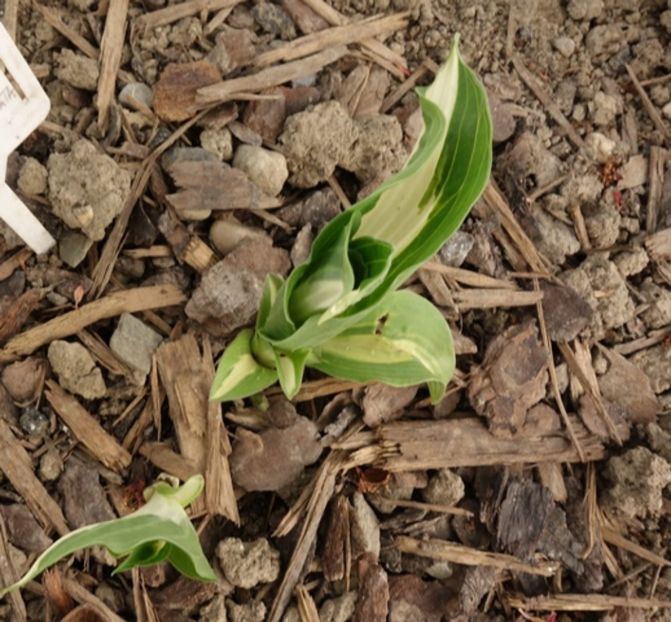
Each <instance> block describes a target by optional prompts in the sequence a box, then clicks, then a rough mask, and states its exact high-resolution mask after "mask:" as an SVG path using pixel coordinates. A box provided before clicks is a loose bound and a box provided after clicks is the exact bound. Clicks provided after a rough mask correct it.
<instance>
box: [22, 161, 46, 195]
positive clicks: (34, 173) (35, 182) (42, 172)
mask: <svg viewBox="0 0 671 622" xmlns="http://www.w3.org/2000/svg"><path fill="white" fill-rule="evenodd" d="M16 185H17V186H18V188H19V190H20V191H21V192H23V193H24V194H28V195H40V194H44V193H45V192H46V190H47V169H46V167H44V166H43V165H42V164H40V163H39V162H38V161H37V160H36V159H35V158H26V161H25V162H24V163H23V166H22V167H21V171H20V172H19V179H18V181H17V182H16Z"/></svg>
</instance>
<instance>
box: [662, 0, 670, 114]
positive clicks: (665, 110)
mask: <svg viewBox="0 0 671 622" xmlns="http://www.w3.org/2000/svg"><path fill="white" fill-rule="evenodd" d="M669 13H671V11H669ZM662 114H663V115H664V116H665V117H666V118H667V119H671V102H669V103H668V104H665V105H664V107H663V108H662Z"/></svg>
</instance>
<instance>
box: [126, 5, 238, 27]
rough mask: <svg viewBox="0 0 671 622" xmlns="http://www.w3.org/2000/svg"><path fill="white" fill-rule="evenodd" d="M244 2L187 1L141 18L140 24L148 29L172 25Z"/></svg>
mask: <svg viewBox="0 0 671 622" xmlns="http://www.w3.org/2000/svg"><path fill="white" fill-rule="evenodd" d="M241 1H242V0H187V2H181V3H179V4H173V5H171V6H168V7H166V8H164V9H159V10H158V11H152V12H151V13H147V14H146V15H143V16H142V17H140V19H139V21H140V24H141V25H142V26H143V27H144V28H146V29H148V30H149V29H152V28H156V27H157V26H165V25H167V24H172V23H173V22H176V21H178V20H180V19H183V18H185V17H190V16H191V15H195V14H196V13H200V12H201V11H205V12H207V11H220V10H221V9H225V8H227V7H234V6H235V5H236V4H239V3H240V2H241Z"/></svg>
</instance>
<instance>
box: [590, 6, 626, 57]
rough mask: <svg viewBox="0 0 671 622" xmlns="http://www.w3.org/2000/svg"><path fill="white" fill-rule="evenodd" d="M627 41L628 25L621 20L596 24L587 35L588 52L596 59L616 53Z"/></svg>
mask: <svg viewBox="0 0 671 622" xmlns="http://www.w3.org/2000/svg"><path fill="white" fill-rule="evenodd" d="M586 1H587V2H589V0H586ZM626 43H627V36H626V26H625V25H624V24H622V23H621V22H613V23H608V24H600V25H598V26H595V27H594V28H592V29H591V30H590V31H589V32H588V33H587V36H586V37H585V46H586V48H587V52H588V54H590V56H591V57H593V58H594V59H595V60H596V59H598V58H599V57H602V56H609V55H610V56H613V55H615V54H616V53H617V52H619V51H620V50H621V49H622V48H623V47H624V46H625V45H626Z"/></svg>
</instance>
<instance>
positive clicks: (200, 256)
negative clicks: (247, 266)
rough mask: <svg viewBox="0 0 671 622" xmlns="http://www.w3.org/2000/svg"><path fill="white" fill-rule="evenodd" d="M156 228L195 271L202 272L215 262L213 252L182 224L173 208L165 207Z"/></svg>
mask: <svg viewBox="0 0 671 622" xmlns="http://www.w3.org/2000/svg"><path fill="white" fill-rule="evenodd" d="M158 228H159V230H160V231H161V233H162V234H163V235H164V237H165V239H166V240H167V241H168V243H169V244H170V246H171V247H172V250H173V252H174V253H175V255H176V256H177V258H178V259H179V260H180V261H183V262H184V263H186V264H187V265H188V266H191V267H192V268H193V269H194V270H196V271H197V272H200V273H203V272H205V270H207V269H208V268H210V267H212V266H213V265H214V264H215V263H217V255H216V254H215V252H214V251H213V250H212V249H211V248H210V247H209V246H208V245H207V244H206V243H205V242H204V241H203V240H201V239H200V238H199V237H198V236H197V235H194V234H192V233H191V232H190V231H189V230H188V229H187V228H186V227H185V226H184V225H183V224H182V222H181V221H180V220H179V219H178V218H177V217H176V216H175V215H174V210H171V209H170V208H168V209H166V211H165V212H164V214H163V216H162V217H161V218H160V219H159V222H158ZM170 254H171V255H172V253H170Z"/></svg>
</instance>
